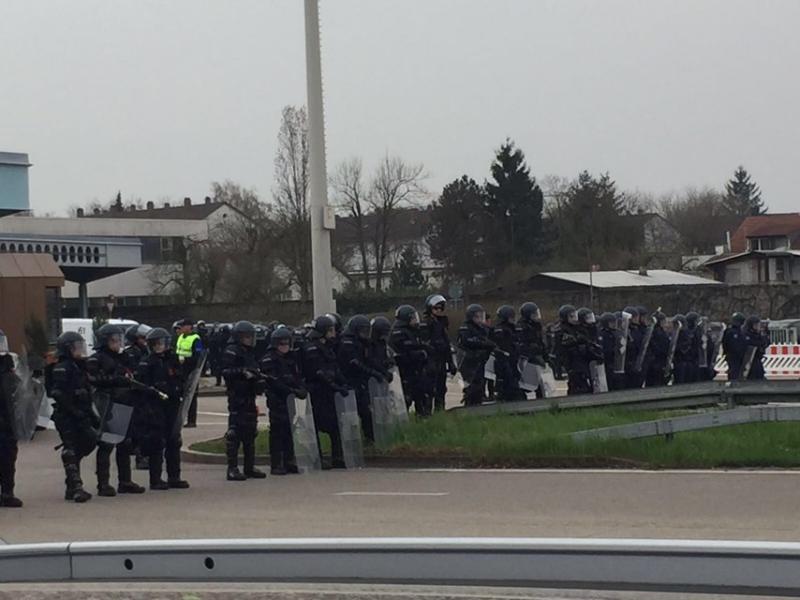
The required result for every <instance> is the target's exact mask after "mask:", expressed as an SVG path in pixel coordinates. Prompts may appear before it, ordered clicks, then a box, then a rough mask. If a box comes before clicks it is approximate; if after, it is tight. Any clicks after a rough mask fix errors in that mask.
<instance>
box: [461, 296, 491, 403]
mask: <svg viewBox="0 0 800 600" xmlns="http://www.w3.org/2000/svg"><path fill="white" fill-rule="evenodd" d="M457 344H458V347H459V349H460V350H461V351H462V352H463V353H464V358H463V360H462V361H461V377H463V379H464V399H463V402H464V404H465V405H466V406H475V405H478V404H480V403H481V402H483V401H484V400H485V396H484V388H485V386H486V380H485V378H484V375H483V373H484V367H485V366H486V361H487V360H488V359H489V356H490V355H491V353H492V352H493V351H494V349H495V348H496V344H495V343H494V342H493V341H492V340H490V339H489V329H488V328H487V327H486V311H485V310H484V308H483V306H481V305H480V304H470V305H469V306H468V307H467V312H466V314H465V315H464V323H463V324H462V325H461V327H459V329H458V341H457Z"/></svg>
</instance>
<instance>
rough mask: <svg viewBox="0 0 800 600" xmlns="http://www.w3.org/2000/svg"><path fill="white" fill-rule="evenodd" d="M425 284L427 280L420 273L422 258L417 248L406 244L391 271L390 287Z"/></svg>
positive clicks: (413, 286) (398, 287) (400, 287)
mask: <svg viewBox="0 0 800 600" xmlns="http://www.w3.org/2000/svg"><path fill="white" fill-rule="evenodd" d="M427 284H428V280H427V279H426V277H425V275H423V273H422V260H421V259H420V256H419V253H418V252H417V249H416V248H415V247H414V246H412V245H408V246H406V247H405V248H403V251H402V252H401V253H400V258H399V260H398V261H397V264H396V265H395V267H394V270H393V271H392V288H394V289H407V288H423V287H426V286H427Z"/></svg>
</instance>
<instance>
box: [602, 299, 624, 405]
mask: <svg viewBox="0 0 800 600" xmlns="http://www.w3.org/2000/svg"><path fill="white" fill-rule="evenodd" d="M618 320H619V318H618V317H617V315H615V314H614V313H610V312H606V313H603V314H602V315H600V321H599V327H598V330H597V343H598V344H599V345H600V348H601V349H602V353H603V366H604V368H605V370H606V382H607V383H608V389H609V391H612V390H624V389H625V375H624V374H623V373H615V372H614V357H615V355H616V346H617V327H618Z"/></svg>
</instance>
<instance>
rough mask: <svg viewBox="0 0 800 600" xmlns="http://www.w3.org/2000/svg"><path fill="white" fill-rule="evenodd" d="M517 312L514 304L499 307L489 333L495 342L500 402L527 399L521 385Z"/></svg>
mask: <svg viewBox="0 0 800 600" xmlns="http://www.w3.org/2000/svg"><path fill="white" fill-rule="evenodd" d="M515 317H516V314H515V312H514V308H513V307H512V306H508V305H503V306H501V307H500V308H498V309H497V320H496V322H495V323H494V326H493V327H492V329H491V332H490V333H489V339H490V340H492V341H493V342H494V343H495V346H496V348H495V350H494V357H495V358H494V372H495V376H496V377H497V380H496V383H495V386H496V387H495V394H496V395H497V400H498V401H499V402H514V401H516V400H525V392H524V391H522V390H521V389H520V387H519V368H518V366H517V364H518V363H519V354H518V353H517V350H518V348H517V327H516V324H515V323H514V318H515Z"/></svg>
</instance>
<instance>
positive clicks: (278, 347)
mask: <svg viewBox="0 0 800 600" xmlns="http://www.w3.org/2000/svg"><path fill="white" fill-rule="evenodd" d="M293 336H294V334H293V332H292V331H291V330H290V329H288V328H287V327H284V326H280V327H276V328H275V330H274V331H273V332H272V335H270V346H269V349H268V350H267V353H266V355H265V356H264V358H263V359H262V360H261V371H262V372H263V373H264V374H265V375H266V377H267V380H266V382H267V407H268V408H269V462H270V473H271V474H272V475H286V474H287V473H298V472H299V471H298V468H297V462H296V460H295V455H294V444H293V441H292V425H291V422H290V419H289V408H288V405H287V403H286V402H287V399H288V397H289V396H290V395H293V396H295V397H297V398H301V399H302V398H306V397H307V396H308V392H307V391H306V389H305V385H304V383H303V378H302V375H301V373H300V366H299V365H298V362H297V356H296V355H295V353H294V352H293V351H292V338H293Z"/></svg>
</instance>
